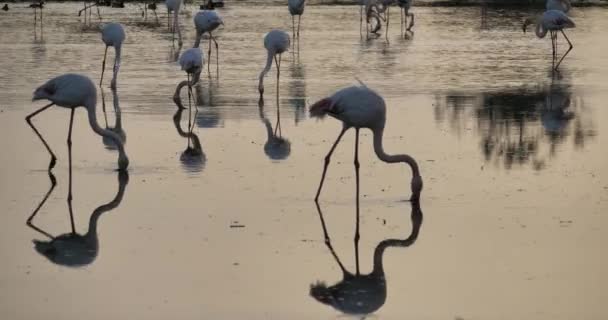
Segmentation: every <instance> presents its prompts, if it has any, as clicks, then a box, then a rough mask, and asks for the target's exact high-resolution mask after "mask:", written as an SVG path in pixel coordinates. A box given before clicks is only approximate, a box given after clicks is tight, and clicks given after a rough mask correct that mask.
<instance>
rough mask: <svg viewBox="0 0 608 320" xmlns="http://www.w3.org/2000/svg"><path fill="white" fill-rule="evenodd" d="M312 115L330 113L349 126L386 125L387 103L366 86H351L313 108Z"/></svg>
mask: <svg viewBox="0 0 608 320" xmlns="http://www.w3.org/2000/svg"><path fill="white" fill-rule="evenodd" d="M310 110H311V115H313V116H324V115H330V116H332V117H334V118H336V119H338V120H340V121H342V122H343V123H344V125H345V126H347V127H355V128H370V129H371V128H375V127H378V126H381V127H384V124H385V122H386V104H385V103H384V99H382V97H381V96H380V95H379V94H378V93H376V92H375V91H373V90H371V89H369V88H368V87H366V86H351V87H347V88H344V89H341V90H338V91H337V92H336V93H334V94H333V95H332V96H331V97H329V98H327V99H323V100H321V101H320V102H318V103H317V104H315V105H313V106H312V107H311V108H310Z"/></svg>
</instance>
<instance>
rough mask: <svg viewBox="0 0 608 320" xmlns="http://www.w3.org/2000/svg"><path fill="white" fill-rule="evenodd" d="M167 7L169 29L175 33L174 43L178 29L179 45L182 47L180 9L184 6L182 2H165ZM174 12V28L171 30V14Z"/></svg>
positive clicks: (178, 0) (179, 0)
mask: <svg viewBox="0 0 608 320" xmlns="http://www.w3.org/2000/svg"><path fill="white" fill-rule="evenodd" d="M165 5H166V6H167V26H168V27H169V29H172V32H173V40H172V41H173V42H175V30H176V29H177V37H178V38H177V43H178V44H179V46H180V47H181V46H182V31H181V29H180V27H179V9H180V8H181V6H182V0H165ZM171 12H173V28H171V23H170V22H169V14H170V13H171Z"/></svg>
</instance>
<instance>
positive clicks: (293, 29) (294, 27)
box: [291, 14, 296, 40]
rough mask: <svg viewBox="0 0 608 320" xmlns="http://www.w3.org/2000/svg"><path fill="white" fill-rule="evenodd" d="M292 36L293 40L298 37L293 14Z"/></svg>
mask: <svg viewBox="0 0 608 320" xmlns="http://www.w3.org/2000/svg"><path fill="white" fill-rule="evenodd" d="M291 37H292V38H293V40H295V39H296V21H295V17H294V16H293V14H292V15H291Z"/></svg>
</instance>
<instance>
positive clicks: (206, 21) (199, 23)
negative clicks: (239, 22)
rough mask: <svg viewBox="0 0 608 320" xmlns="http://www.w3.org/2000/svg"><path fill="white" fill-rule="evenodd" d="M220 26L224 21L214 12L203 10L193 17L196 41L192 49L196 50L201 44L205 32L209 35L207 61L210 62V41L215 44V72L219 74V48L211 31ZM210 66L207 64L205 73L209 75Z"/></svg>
mask: <svg viewBox="0 0 608 320" xmlns="http://www.w3.org/2000/svg"><path fill="white" fill-rule="evenodd" d="M220 25H224V21H223V20H222V18H221V17H220V16H219V15H218V14H217V12H215V11H214V10H203V11H199V12H197V13H196V15H195V16H194V26H195V27H196V41H195V42H194V47H195V48H198V47H199V45H200V43H201V38H202V37H203V34H204V33H205V32H208V33H209V51H208V53H207V59H209V61H211V41H212V40H213V42H214V43H215V60H216V65H217V70H218V72H219V68H220V67H219V66H220V60H219V54H220V53H219V46H218V44H217V41H215V37H213V34H211V32H213V30H215V29H217V28H218V27H219V26H220ZM210 66H211V64H210V63H208V64H207V71H208V72H209V73H211V69H210Z"/></svg>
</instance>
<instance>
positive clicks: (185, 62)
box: [173, 48, 205, 130]
mask: <svg viewBox="0 0 608 320" xmlns="http://www.w3.org/2000/svg"><path fill="white" fill-rule="evenodd" d="M204 62H205V57H203V52H202V51H201V49H200V48H190V49H188V50H186V51H184V53H182V55H181V56H180V57H179V64H180V65H181V67H182V70H184V71H186V76H187V77H188V80H187V81H186V82H184V81H182V82H181V83H180V84H178V86H177V88H176V89H175V94H174V95H173V101H174V102H175V104H176V105H177V107H178V108H180V107H182V103H181V98H180V95H179V93H180V91H181V89H182V87H183V86H184V85H188V128H189V130H191V127H192V116H191V112H192V101H191V100H192V86H193V85H195V84H196V83H197V82H198V80H199V79H200V77H201V71H202V70H203V63H204Z"/></svg>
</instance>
